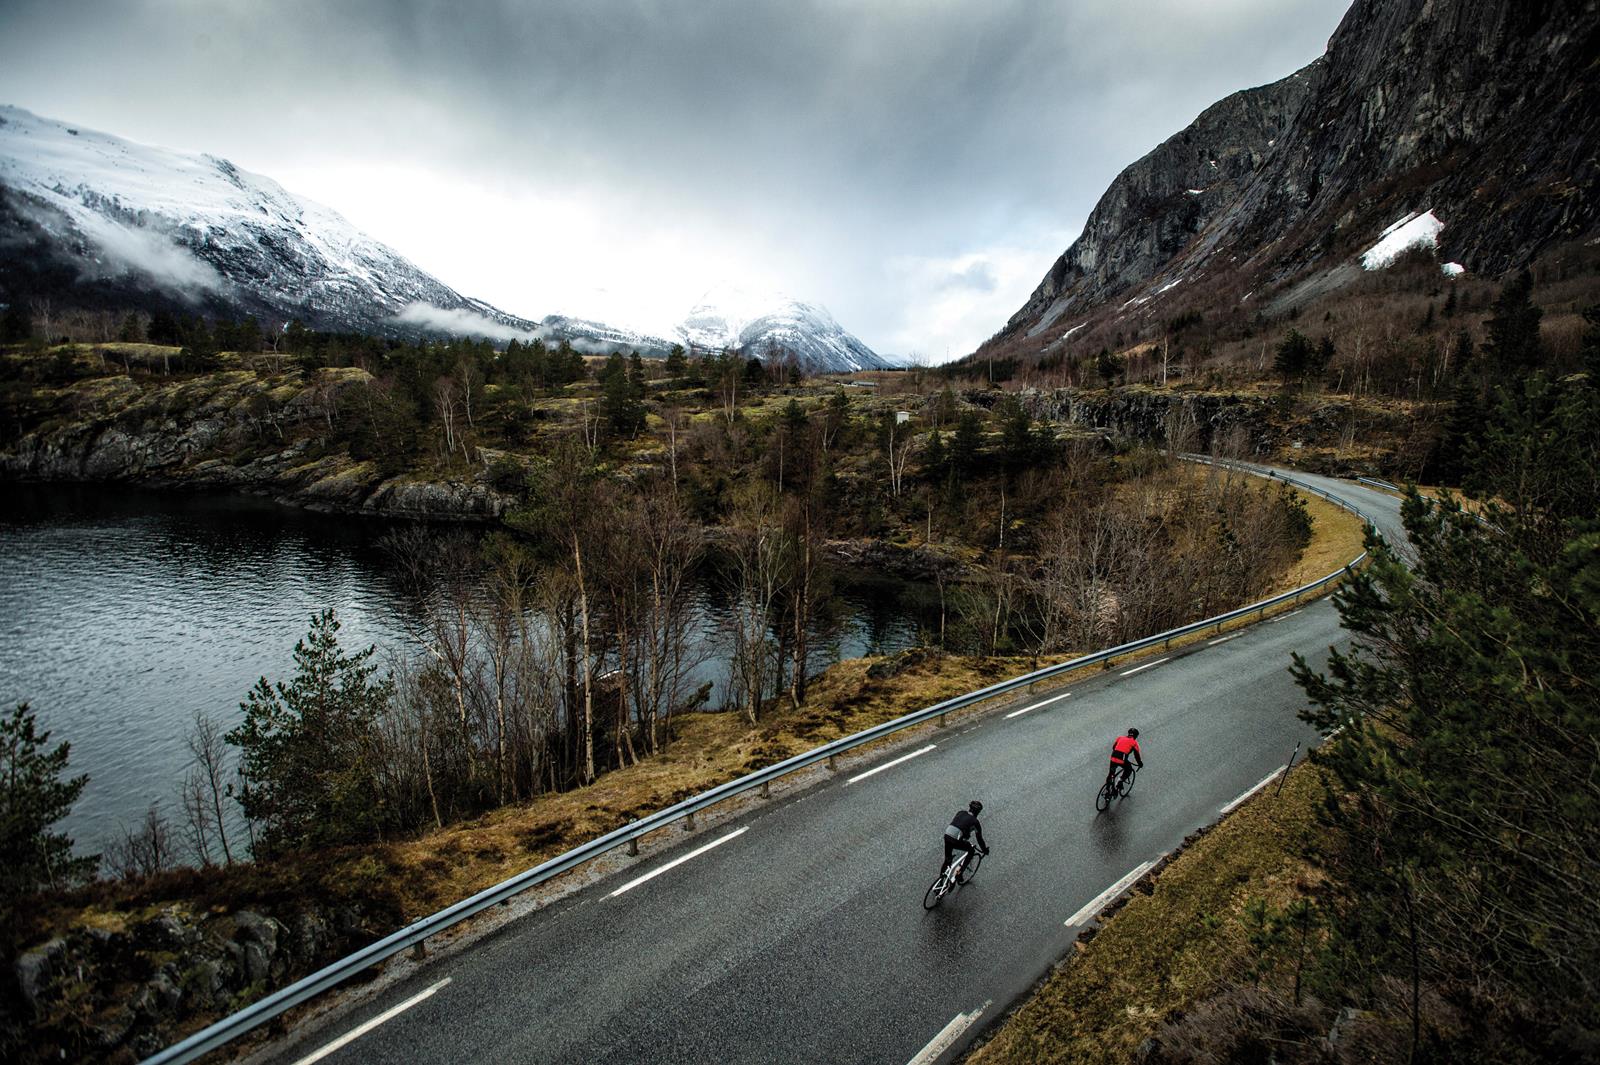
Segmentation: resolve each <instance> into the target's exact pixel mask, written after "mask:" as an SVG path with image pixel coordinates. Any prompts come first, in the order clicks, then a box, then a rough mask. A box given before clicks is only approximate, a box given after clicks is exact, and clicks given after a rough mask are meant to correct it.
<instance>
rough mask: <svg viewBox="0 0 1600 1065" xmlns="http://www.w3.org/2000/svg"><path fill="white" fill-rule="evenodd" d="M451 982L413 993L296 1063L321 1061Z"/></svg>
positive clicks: (297, 1064)
mask: <svg viewBox="0 0 1600 1065" xmlns="http://www.w3.org/2000/svg"><path fill="white" fill-rule="evenodd" d="M449 982H450V977H448V976H447V977H445V978H444V979H443V980H440V981H439V982H438V983H437V984H434V985H433V986H432V987H430V988H427V989H426V990H424V991H420V992H418V993H417V994H415V995H412V996H411V997H410V998H408V999H406V1000H405V1001H404V1002H402V1003H400V1005H398V1006H394V1007H392V1008H390V1009H388V1010H385V1011H384V1012H382V1013H380V1014H378V1015H377V1016H376V1017H374V1018H372V1020H370V1021H368V1022H367V1023H366V1024H363V1025H360V1026H358V1027H356V1028H352V1029H351V1030H350V1031H348V1032H346V1033H345V1034H344V1035H341V1036H340V1037H339V1038H338V1039H335V1040H334V1041H333V1042H331V1043H329V1044H328V1045H327V1046H325V1047H323V1048H322V1049H320V1050H314V1051H312V1052H311V1053H310V1054H307V1055H306V1056H305V1057H303V1058H301V1059H300V1060H299V1061H297V1062H295V1063H294V1065H311V1063H312V1062H313V1061H321V1060H322V1059H323V1058H325V1057H327V1056H328V1055H329V1054H332V1053H333V1052H334V1051H335V1050H338V1049H339V1048H340V1047H342V1046H345V1045H347V1044H349V1043H352V1042H354V1041H355V1040H357V1039H360V1038H361V1037H362V1036H364V1035H366V1034H367V1033H368V1032H370V1031H372V1030H373V1029H374V1028H376V1027H378V1025H380V1024H382V1023H383V1022H384V1021H387V1020H388V1019H389V1018H391V1017H393V1016H394V1015H395V1014H397V1013H404V1012H405V1011H406V1010H408V1009H410V1008H411V1007H412V1006H415V1005H416V1004H417V1003H419V1002H421V1001H422V1000H423V999H425V998H429V997H431V996H432V995H433V994H434V992H436V991H438V990H439V989H440V988H442V987H444V985H445V984H448V983H449Z"/></svg>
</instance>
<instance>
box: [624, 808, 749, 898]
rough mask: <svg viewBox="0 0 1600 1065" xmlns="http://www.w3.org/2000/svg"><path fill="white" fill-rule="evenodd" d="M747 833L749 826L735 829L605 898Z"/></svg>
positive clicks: (627, 889)
mask: <svg viewBox="0 0 1600 1065" xmlns="http://www.w3.org/2000/svg"><path fill="white" fill-rule="evenodd" d="M748 831H750V826H749V825H745V826H744V827H743V828H736V829H734V830H733V831H732V832H729V833H728V834H727V835H726V836H723V837H722V838H721V839H714V840H712V841H711V842H710V843H707V844H706V845H705V846H704V847H696V848H695V849H694V850H692V851H690V852H689V853H688V854H685V855H684V856H683V857H681V858H674V859H672V861H670V862H668V863H667V864H666V865H663V866H662V867H661V868H659V869H652V870H650V871H649V872H648V873H646V874H644V875H643V876H641V877H636V878H635V879H633V880H630V881H628V882H627V883H626V884H623V885H622V886H621V887H619V888H617V890H615V891H613V892H612V893H611V894H609V895H607V896H606V898H608V899H614V898H616V897H617V896H618V895H620V894H622V893H623V892H624V891H632V890H633V889H634V888H636V887H638V886H639V885H640V884H643V883H644V882H645V881H647V880H654V879H655V878H656V877H658V876H660V875H661V874H662V873H664V872H666V871H667V870H668V869H675V868H677V867H678V866H680V865H682V864H683V863H684V862H686V861H688V860H689V859H690V858H698V857H700V855H702V854H704V853H705V852H706V851H708V850H710V849H712V848H713V847H720V846H722V845H723V844H724V843H726V842H728V841H729V840H730V839H734V838H735V837H737V836H742V835H744V834H745V833H746V832H748Z"/></svg>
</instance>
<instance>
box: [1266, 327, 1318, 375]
mask: <svg viewBox="0 0 1600 1065" xmlns="http://www.w3.org/2000/svg"><path fill="white" fill-rule="evenodd" d="M1314 356H1315V351H1314V350H1313V348H1312V346H1311V340H1310V338H1309V337H1307V336H1306V335H1305V334H1304V333H1302V332H1300V330H1298V329H1291V330H1289V332H1288V333H1287V334H1286V335H1285V336H1284V338H1283V340H1282V341H1280V342H1279V344H1278V350H1277V353H1276V354H1275V355H1274V356H1273V359H1272V368H1273V369H1274V370H1276V371H1277V372H1278V374H1279V376H1281V377H1282V378H1283V379H1284V380H1285V381H1293V380H1296V379H1297V378H1301V377H1304V376H1305V373H1306V367H1307V366H1309V365H1310V364H1311V360H1312V358H1313V357H1314Z"/></svg>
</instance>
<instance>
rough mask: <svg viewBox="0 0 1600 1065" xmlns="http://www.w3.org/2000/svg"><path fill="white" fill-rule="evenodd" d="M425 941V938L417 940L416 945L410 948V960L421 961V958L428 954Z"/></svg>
mask: <svg viewBox="0 0 1600 1065" xmlns="http://www.w3.org/2000/svg"><path fill="white" fill-rule="evenodd" d="M427 943H428V941H427V940H426V939H419V940H417V943H416V945H415V946H414V947H412V948H411V960H412V961H421V960H422V959H423V958H426V957H427V956H428V947H427Z"/></svg>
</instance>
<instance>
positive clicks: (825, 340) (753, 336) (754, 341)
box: [675, 284, 890, 373]
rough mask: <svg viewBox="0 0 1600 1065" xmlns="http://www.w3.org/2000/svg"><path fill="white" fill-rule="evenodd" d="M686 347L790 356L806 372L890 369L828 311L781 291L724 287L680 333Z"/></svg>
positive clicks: (765, 356)
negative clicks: (780, 292)
mask: <svg viewBox="0 0 1600 1065" xmlns="http://www.w3.org/2000/svg"><path fill="white" fill-rule="evenodd" d="M675 332H676V333H677V336H678V338H679V340H680V341H682V343H683V344H684V346H686V347H689V348H691V349H695V350H699V351H720V350H722V349H724V348H728V349H732V350H735V351H738V352H740V353H742V354H744V355H747V356H754V357H756V358H761V359H768V358H791V359H793V360H794V361H795V362H797V363H798V364H799V366H800V368H801V369H802V370H804V371H805V372H807V373H848V372H850V371H852V370H877V369H885V368H887V367H888V366H889V365H890V363H889V362H888V361H887V360H885V359H883V358H882V357H880V356H879V355H878V354H877V353H876V352H874V351H873V350H872V349H871V348H869V347H867V346H866V345H865V344H863V343H862V342H861V341H860V340H858V339H856V337H855V336H853V335H851V334H850V333H849V332H847V331H846V330H845V329H844V327H843V326H841V325H840V324H839V323H838V322H836V321H834V318H833V315H831V314H829V313H828V311H827V309H826V308H823V307H819V306H817V305H816V304H813V303H804V302H802V301H800V300H796V299H791V298H790V297H788V296H784V295H781V294H778V293H766V292H752V291H749V290H746V289H743V288H740V287H739V286H736V285H731V284H724V285H719V286H717V287H716V288H714V289H712V290H711V291H710V292H707V293H706V294H705V295H704V296H702V297H701V298H700V302H699V303H698V304H696V305H695V307H694V309H693V310H691V311H690V312H689V314H688V316H687V317H685V318H684V319H683V321H682V322H680V323H679V324H678V326H677V328H676V330H675Z"/></svg>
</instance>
